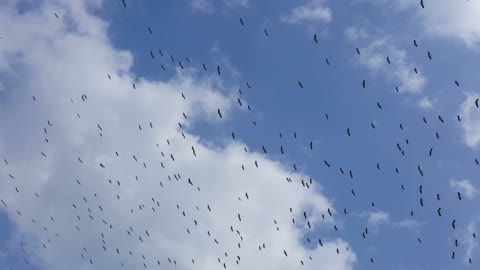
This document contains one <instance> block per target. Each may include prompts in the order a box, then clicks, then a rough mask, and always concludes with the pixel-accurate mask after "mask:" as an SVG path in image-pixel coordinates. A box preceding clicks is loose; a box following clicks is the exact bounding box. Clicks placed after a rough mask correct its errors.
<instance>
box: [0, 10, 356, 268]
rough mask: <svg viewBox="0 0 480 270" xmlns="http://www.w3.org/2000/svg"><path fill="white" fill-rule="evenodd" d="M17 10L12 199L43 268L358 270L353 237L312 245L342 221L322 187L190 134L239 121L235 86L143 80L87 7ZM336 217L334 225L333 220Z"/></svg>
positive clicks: (10, 73) (7, 60) (11, 91)
mask: <svg viewBox="0 0 480 270" xmlns="http://www.w3.org/2000/svg"><path fill="white" fill-rule="evenodd" d="M14 2H15V1H13V2H8V3H7V4H3V6H2V8H0V24H1V25H9V27H8V28H5V29H3V30H4V33H3V34H2V46H1V47H0V59H1V61H0V63H2V66H1V67H0V72H1V73H2V74H4V75H7V77H8V78H9V79H8V80H7V81H6V85H8V88H7V89H8V90H7V91H4V92H2V93H6V92H7V93H8V95H4V96H3V97H2V102H5V103H4V104H2V106H1V107H0V108H1V109H0V112H1V113H0V119H1V121H2V123H3V125H4V126H5V127H8V128H5V129H2V130H1V132H0V150H1V153H2V155H4V157H5V158H6V159H7V162H8V164H7V162H4V163H3V164H2V165H1V166H0V172H1V175H2V176H3V178H4V179H8V181H2V182H1V184H0V186H1V188H0V198H1V199H2V202H4V203H5V205H6V206H8V207H4V206H2V207H3V209H4V210H6V211H7V213H8V215H9V218H10V220H11V221H12V222H13V223H14V225H15V227H16V233H15V235H14V236H13V237H12V239H13V241H14V242H15V245H13V246H15V247H18V246H19V245H20V242H22V243H23V248H24V249H25V250H26V251H27V253H26V254H25V255H24V256H25V260H27V261H28V262H29V263H30V264H35V265H38V266H39V267H41V268H44V269H52V270H55V269H119V267H120V266H121V265H122V264H123V265H124V266H125V269H143V268H144V266H149V267H154V266H158V264H160V267H164V266H166V265H168V266H173V265H176V266H177V267H178V269H208V270H210V269H223V265H224V264H225V266H226V267H235V266H236V265H237V263H238V264H239V266H238V267H242V268H245V269H295V268H298V267H300V266H301V264H300V262H301V261H303V262H304V263H305V265H304V268H305V269H318V264H319V263H321V265H322V266H323V267H324V268H325V269H334V270H348V269H352V267H353V264H354V263H355V262H356V256H355V254H354V253H353V251H352V249H351V248H350V249H347V247H348V244H347V243H346V242H344V241H343V240H341V239H338V238H330V239H328V237H327V238H322V240H323V243H324V244H323V247H321V246H319V245H318V242H315V241H314V242H315V244H312V246H311V247H305V246H304V244H303V242H304V241H302V239H303V238H304V237H305V234H306V233H307V232H313V231H314V230H315V229H318V228H322V227H323V228H324V229H327V228H328V229H330V228H332V225H333V224H334V223H335V219H334V218H335V211H334V208H333V206H332V204H331V203H330V201H329V200H328V199H327V198H326V197H324V196H323V195H322V194H321V187H320V186H318V184H317V183H315V182H313V183H312V184H311V185H310V186H309V187H305V186H304V185H302V184H301V179H304V180H307V179H309V177H307V176H306V175H302V174H299V173H293V172H291V171H289V170H287V169H285V167H284V166H283V165H282V164H280V163H278V162H274V161H271V160H269V159H268V158H267V157H266V156H264V155H261V154H259V153H255V152H245V151H244V147H245V145H243V144H242V143H241V142H232V143H229V144H227V145H226V146H225V147H224V148H212V147H208V146H206V145H204V144H202V143H200V142H199V140H200V138H198V137H196V136H194V135H192V134H190V133H189V132H188V127H190V126H191V125H193V124H194V123H195V121H199V119H206V120H204V121H211V122H220V123H214V124H221V121H219V120H218V119H219V118H218V116H217V109H218V108H220V109H221V110H222V112H223V114H224V115H225V117H224V118H222V120H224V121H226V120H225V118H227V116H228V115H229V112H230V111H231V109H232V108H231V104H232V101H235V100H234V99H232V98H231V97H229V96H228V94H224V93H225V92H227V91H226V90H225V89H223V88H225V86H224V84H223V83H222V81H219V80H218V79H213V78H210V77H203V78H199V77H197V76H196V75H195V70H194V69H190V71H187V72H185V71H184V73H180V71H179V73H178V74H177V75H176V76H175V77H174V78H171V79H169V80H167V81H149V80H146V79H143V78H138V77H136V76H135V75H134V74H132V73H131V72H130V67H131V65H132V62H133V59H132V56H131V54H130V53H129V52H126V51H120V50H117V49H115V48H114V47H113V46H112V44H111V43H110V41H109V38H108V36H107V34H106V24H105V23H104V22H103V21H102V20H101V19H100V18H98V17H95V16H93V15H92V14H91V12H89V9H90V8H92V7H91V6H89V7H88V8H87V7H86V6H84V5H85V3H88V2H78V1H51V2H45V3H43V4H41V6H39V7H38V8H37V9H36V10H33V11H32V12H29V13H28V14H25V13H24V14H23V15H20V14H18V10H17V8H16V6H15V4H14ZM9 3H13V4H9ZM81 3H84V4H81ZM52 10H56V13H58V14H60V16H59V17H60V18H59V19H57V18H56V17H55V16H54V15H53V13H52V12H51V11H52ZM67 18H68V19H67ZM108 76H110V78H108ZM133 84H135V87H134V86H133ZM220 90H222V91H220ZM182 93H183V95H184V96H185V98H183V97H182ZM179 123H180V124H179ZM180 125H181V126H182V127H180ZM194 152H195V155H196V156H195V155H194ZM2 158H3V157H2ZM255 163H257V164H258V168H257V166H256V165H255ZM242 165H243V166H244V168H245V170H242ZM9 175H11V177H9ZM287 177H288V178H291V179H292V181H287V180H286V178H287ZM17 190H18V192H17ZM290 208H291V209H292V212H290ZM329 208H330V209H331V210H332V212H333V213H334V216H333V217H329V216H328V215H325V216H326V218H325V219H323V218H322V214H324V213H326V212H327V210H328V209H329ZM17 211H18V212H17ZM304 211H305V212H306V214H307V217H308V218H307V219H304V217H303V212H304ZM292 218H295V219H297V220H298V222H297V224H292V222H291V220H292ZM308 222H310V225H311V227H312V228H309V226H308ZM319 237H320V236H319ZM337 249H338V250H339V251H340V252H339V254H337V252H336V250H337ZM284 251H285V252H287V253H288V257H286V256H285V255H284ZM10 252H12V253H13V252H15V251H14V250H12V251H10ZM15 254H16V253H15ZM310 257H311V258H312V259H311V260H310ZM149 269H150V268H149Z"/></svg>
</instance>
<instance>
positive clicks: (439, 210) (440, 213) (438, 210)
mask: <svg viewBox="0 0 480 270" xmlns="http://www.w3.org/2000/svg"><path fill="white" fill-rule="evenodd" d="M441 211H442V208H438V209H437V214H438V216H439V217H441V216H442V212H441Z"/></svg>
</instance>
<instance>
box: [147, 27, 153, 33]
mask: <svg viewBox="0 0 480 270" xmlns="http://www.w3.org/2000/svg"><path fill="white" fill-rule="evenodd" d="M148 32H150V34H153V33H152V29H150V26H149V27H148Z"/></svg>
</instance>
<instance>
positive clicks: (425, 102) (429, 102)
mask: <svg viewBox="0 0 480 270" xmlns="http://www.w3.org/2000/svg"><path fill="white" fill-rule="evenodd" d="M435 103H437V99H435V98H434V99H430V98H429V97H426V96H425V97H423V98H422V99H420V101H419V102H418V106H420V108H422V109H425V110H428V109H431V108H432V107H433V105H435Z"/></svg>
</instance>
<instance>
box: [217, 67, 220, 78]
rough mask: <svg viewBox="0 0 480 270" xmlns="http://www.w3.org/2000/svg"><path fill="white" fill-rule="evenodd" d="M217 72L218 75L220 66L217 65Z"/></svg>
mask: <svg viewBox="0 0 480 270" xmlns="http://www.w3.org/2000/svg"><path fill="white" fill-rule="evenodd" d="M217 73H218V75H219V76H220V66H217Z"/></svg>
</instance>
